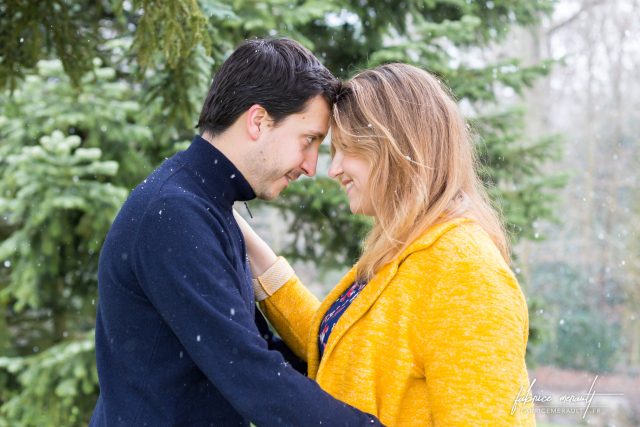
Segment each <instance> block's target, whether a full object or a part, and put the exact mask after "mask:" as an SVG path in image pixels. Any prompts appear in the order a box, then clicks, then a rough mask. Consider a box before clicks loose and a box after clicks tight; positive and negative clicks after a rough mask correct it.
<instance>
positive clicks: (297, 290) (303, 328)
mask: <svg viewBox="0 0 640 427" xmlns="http://www.w3.org/2000/svg"><path fill="white" fill-rule="evenodd" d="M259 305H260V309H261V310H262V312H263V313H264V315H265V316H267V319H269V322H271V324H272V325H273V327H274V328H275V329H276V331H278V334H280V336H281V337H282V339H283V340H284V342H285V343H286V344H287V345H288V346H289V348H291V350H293V352H294V353H295V354H296V355H297V356H298V357H300V358H301V359H302V360H304V361H307V347H308V345H309V340H310V339H312V336H311V335H310V333H311V331H310V329H311V322H312V319H313V316H314V315H315V313H316V311H318V308H319V307H320V301H318V299H317V298H316V297H315V296H314V295H313V294H312V293H311V292H310V291H309V290H308V289H307V288H306V287H305V286H304V285H303V284H302V282H301V281H300V279H298V276H296V275H294V276H293V277H292V278H291V279H289V280H288V281H287V283H285V284H284V285H283V286H282V287H281V288H280V289H278V290H277V291H276V292H275V293H274V294H273V295H271V296H270V297H269V298H267V299H265V300H264V301H261V302H260V303H259ZM312 335H313V337H315V336H317V335H316V334H312Z"/></svg>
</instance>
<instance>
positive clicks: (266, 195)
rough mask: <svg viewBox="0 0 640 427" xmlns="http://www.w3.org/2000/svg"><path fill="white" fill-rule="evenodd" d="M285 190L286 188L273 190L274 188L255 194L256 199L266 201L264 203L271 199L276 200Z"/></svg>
mask: <svg viewBox="0 0 640 427" xmlns="http://www.w3.org/2000/svg"><path fill="white" fill-rule="evenodd" d="M285 188H287V187H284V188H282V189H280V190H278V189H275V188H270V189H268V190H265V191H262V192H260V193H256V197H257V198H258V199H260V200H266V201H269V200H273V199H275V198H277V197H278V196H279V195H280V193H282V191H283V190H284V189H285Z"/></svg>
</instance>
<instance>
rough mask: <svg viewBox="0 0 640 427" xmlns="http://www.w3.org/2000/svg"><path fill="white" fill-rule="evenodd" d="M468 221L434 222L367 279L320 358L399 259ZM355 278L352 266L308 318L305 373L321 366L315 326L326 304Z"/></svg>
mask: <svg viewBox="0 0 640 427" xmlns="http://www.w3.org/2000/svg"><path fill="white" fill-rule="evenodd" d="M468 221H471V220H469V219H467V218H457V219H454V220H451V221H447V222H444V223H441V224H437V225H435V226H433V227H431V228H430V229H429V230H427V231H426V232H425V233H424V234H422V236H420V237H419V238H418V239H416V241H414V242H413V243H412V244H411V245H409V247H407V248H406V249H405V250H404V251H403V252H402V254H400V256H398V257H397V258H395V259H393V260H392V261H391V262H389V263H388V264H386V265H385V266H384V267H382V268H381V269H380V271H379V272H378V273H377V274H376V275H375V276H374V277H373V278H372V279H371V280H370V281H369V283H368V284H367V286H365V287H364V289H362V291H361V292H360V294H359V295H358V296H357V297H356V299H355V300H353V302H352V303H351V305H350V306H349V307H348V308H347V310H346V311H345V312H344V313H343V314H342V316H341V317H340V319H339V320H338V323H336V325H335V326H334V328H333V331H332V332H331V336H330V337H329V341H328V342H327V346H326V347H325V349H324V355H323V358H322V359H323V360H327V359H328V358H329V357H330V355H331V352H332V351H333V349H334V348H335V347H336V345H337V343H338V342H339V341H340V339H341V338H342V337H343V336H344V334H345V333H346V332H347V331H348V330H349V329H350V328H351V327H352V326H353V325H354V324H355V323H356V322H357V321H358V320H360V319H361V318H362V316H364V315H365V314H366V313H367V311H369V308H371V306H372V305H373V304H374V303H375V302H376V300H377V299H378V297H379V296H380V294H381V293H382V291H384V290H385V288H386V287H387V285H389V283H391V280H392V279H393V277H394V276H395V275H396V273H397V271H398V266H399V265H400V263H401V262H402V261H403V260H404V259H405V258H406V257H407V256H409V255H410V254H411V253H413V252H416V251H419V250H422V249H426V248H427V247H429V246H431V245H432V244H433V242H435V241H436V240H437V239H438V238H439V237H440V236H442V235H443V234H444V233H445V232H447V231H448V230H450V229H452V228H454V227H456V226H458V225H459V224H461V223H463V222H468ZM354 279H355V267H353V268H351V270H350V271H349V272H348V273H347V274H346V275H345V276H344V277H343V278H342V280H341V281H340V283H338V285H337V286H336V287H335V288H333V290H332V291H331V292H330V293H329V295H327V297H326V298H325V299H324V301H323V302H322V304H321V305H320V308H319V309H318V311H317V312H316V314H315V315H314V318H313V321H312V322H311V330H310V332H309V333H310V337H309V346H308V348H307V362H308V371H309V372H308V375H309V377H310V378H312V379H316V376H317V374H318V370H319V368H320V361H319V349H318V330H319V328H320V323H321V322H322V319H323V317H324V315H325V313H326V312H327V310H329V307H331V305H332V304H333V303H334V302H335V301H336V300H337V299H338V298H339V297H340V295H342V293H343V292H344V291H345V290H346V289H347V288H348V287H349V286H351V284H352V283H353V281H354Z"/></svg>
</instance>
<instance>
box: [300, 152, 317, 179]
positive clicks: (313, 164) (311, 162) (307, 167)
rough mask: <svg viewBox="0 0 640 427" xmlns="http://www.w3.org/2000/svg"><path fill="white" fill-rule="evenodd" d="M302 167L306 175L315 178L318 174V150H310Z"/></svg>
mask: <svg viewBox="0 0 640 427" xmlns="http://www.w3.org/2000/svg"><path fill="white" fill-rule="evenodd" d="M300 167H301V168H302V170H303V171H304V174H305V175H307V176H314V175H315V174H316V168H317V167H318V149H315V150H310V151H309V152H308V153H307V154H305V156H304V162H303V163H302V165H300Z"/></svg>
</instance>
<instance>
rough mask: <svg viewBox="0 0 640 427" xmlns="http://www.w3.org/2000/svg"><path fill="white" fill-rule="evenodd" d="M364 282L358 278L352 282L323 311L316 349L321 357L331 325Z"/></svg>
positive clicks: (362, 287) (332, 325)
mask: <svg viewBox="0 0 640 427" xmlns="http://www.w3.org/2000/svg"><path fill="white" fill-rule="evenodd" d="M366 284H367V282H364V281H358V280H356V281H355V282H353V284H352V285H351V286H349V287H348V288H347V290H345V291H344V292H343V293H342V295H340V298H338V299H337V300H336V301H335V302H334V303H333V304H331V307H329V310H327V312H326V313H325V315H324V318H323V319H322V323H320V330H319V331H318V349H319V350H320V358H321V359H322V355H323V354H324V348H325V347H326V345H327V342H329V335H331V331H332V330H333V327H334V326H335V325H336V323H338V319H340V316H342V313H344V312H345V311H346V310H347V308H348V307H349V305H350V304H351V302H352V301H353V300H354V299H356V297H357V296H358V294H359V293H360V291H362V289H364V287H365V286H366Z"/></svg>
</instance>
